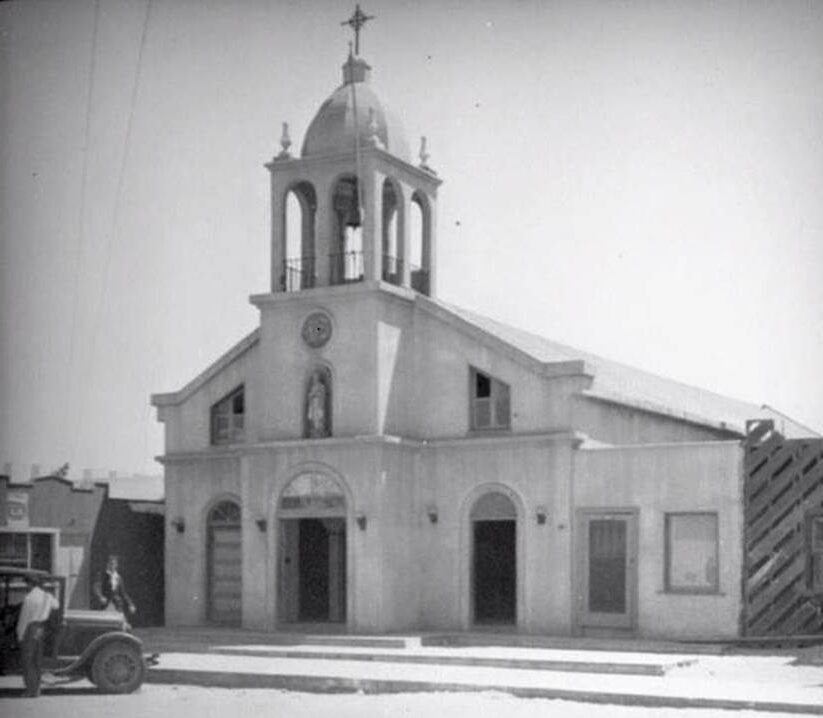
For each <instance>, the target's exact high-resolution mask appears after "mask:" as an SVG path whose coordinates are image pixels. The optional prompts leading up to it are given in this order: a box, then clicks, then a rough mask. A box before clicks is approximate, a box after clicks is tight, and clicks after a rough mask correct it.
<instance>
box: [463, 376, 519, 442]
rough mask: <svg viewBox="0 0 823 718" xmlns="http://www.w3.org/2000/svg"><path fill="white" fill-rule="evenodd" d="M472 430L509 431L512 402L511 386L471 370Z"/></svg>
mask: <svg viewBox="0 0 823 718" xmlns="http://www.w3.org/2000/svg"><path fill="white" fill-rule="evenodd" d="M469 382H470V392H471V416H470V419H471V428H472V429H475V430H477V429H508V428H510V427H511V401H510V399H509V386H508V384H504V383H503V382H502V381H498V380H497V379H494V378H492V377H490V376H489V375H488V374H484V373H483V372H480V371H477V369H473V368H472V369H471V371H470V375H469Z"/></svg>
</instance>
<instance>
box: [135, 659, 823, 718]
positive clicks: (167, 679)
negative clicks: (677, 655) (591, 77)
mask: <svg viewBox="0 0 823 718" xmlns="http://www.w3.org/2000/svg"><path fill="white" fill-rule="evenodd" d="M146 682H147V683H159V684H178V685H195V686H204V687H217V688H275V689H280V690H289V691H299V692H303V693H365V694H380V693H441V692H448V693H461V692H462V693H470V692H471V693H476V692H485V691H495V692H500V693H508V694H509V695H513V696H517V697H518V698H548V699H555V700H567V701H576V702H579V703H601V704H610V705H624V706H640V707H645V708H714V709H719V710H753V711H763V712H772V713H795V714H803V715H823V705H819V704H807V703H777V702H769V701H745V700H735V699H725V698H693V697H686V696H657V695H646V694H635V693H600V692H597V691H571V690H560V689H551V688H532V687H528V688H522V687H513V686H505V685H490V684H487V685H472V684H462V683H436V682H429V681H398V680H379V679H355V678H335V677H328V676H301V675H278V674H262V673H229V672H226V671H187V670H174V669H168V668H152V669H150V670H149V671H148V674H147V675H146Z"/></svg>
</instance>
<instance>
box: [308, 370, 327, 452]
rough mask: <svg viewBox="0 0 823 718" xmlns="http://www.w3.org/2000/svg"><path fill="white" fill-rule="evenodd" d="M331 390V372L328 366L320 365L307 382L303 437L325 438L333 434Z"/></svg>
mask: <svg viewBox="0 0 823 718" xmlns="http://www.w3.org/2000/svg"><path fill="white" fill-rule="evenodd" d="M331 391H332V386H331V372H330V371H329V370H328V368H327V367H318V368H317V369H315V370H314V371H313V372H312V373H311V375H310V376H309V379H308V382H307V383H306V402H305V410H304V413H303V438H305V439H325V438H326V437H328V436H331V430H332V402H331V398H332V397H331Z"/></svg>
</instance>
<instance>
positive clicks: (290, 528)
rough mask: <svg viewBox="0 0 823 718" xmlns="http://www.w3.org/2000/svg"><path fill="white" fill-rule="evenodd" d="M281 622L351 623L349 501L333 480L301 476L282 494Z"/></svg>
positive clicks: (317, 475)
mask: <svg viewBox="0 0 823 718" xmlns="http://www.w3.org/2000/svg"><path fill="white" fill-rule="evenodd" d="M277 519H278V520H277V524H278V543H279V546H278V556H279V560H278V564H279V566H278V614H279V615H278V619H279V622H280V623H291V624H294V623H343V622H345V621H346V497H345V494H344V492H343V489H342V488H341V487H340V486H339V484H338V483H337V482H336V481H335V480H334V479H332V478H331V477H330V476H328V475H326V474H323V473H319V472H307V473H303V474H300V475H299V476H297V477H296V478H295V479H293V480H292V481H291V483H289V485H288V486H287V487H286V488H285V490H284V491H283V493H282V494H281V495H280V501H279V503H278V506H277Z"/></svg>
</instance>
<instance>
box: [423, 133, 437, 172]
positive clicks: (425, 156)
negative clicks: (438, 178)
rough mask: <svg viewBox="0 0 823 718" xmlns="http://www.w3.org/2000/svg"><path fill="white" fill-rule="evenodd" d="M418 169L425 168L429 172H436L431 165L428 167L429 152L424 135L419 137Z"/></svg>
mask: <svg viewBox="0 0 823 718" xmlns="http://www.w3.org/2000/svg"><path fill="white" fill-rule="evenodd" d="M419 156H420V169H421V170H425V171H426V172H430V173H431V174H433V175H434V174H437V172H435V171H434V170H433V169H432V168H431V167H429V152H428V149H427V146H426V137H425V135H424V136H423V137H421V138H420V155H419Z"/></svg>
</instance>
